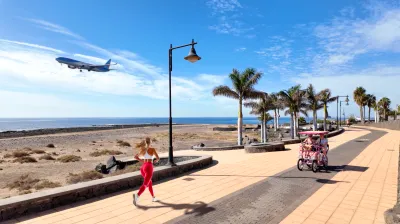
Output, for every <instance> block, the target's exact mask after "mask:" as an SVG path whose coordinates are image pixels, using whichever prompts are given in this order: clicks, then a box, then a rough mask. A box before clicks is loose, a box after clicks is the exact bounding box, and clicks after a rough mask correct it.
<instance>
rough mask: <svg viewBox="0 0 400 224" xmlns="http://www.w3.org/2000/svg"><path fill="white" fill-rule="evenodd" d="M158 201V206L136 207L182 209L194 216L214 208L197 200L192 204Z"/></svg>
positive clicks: (140, 206)
mask: <svg viewBox="0 0 400 224" xmlns="http://www.w3.org/2000/svg"><path fill="white" fill-rule="evenodd" d="M158 203H159V204H161V205H159V206H142V205H137V206H136V207H137V208H139V209H142V210H145V211H146V210H148V209H152V208H165V207H169V208H172V209H174V210H182V209H184V210H185V215H190V214H195V216H202V215H205V214H207V213H209V212H212V211H214V210H215V208H213V207H208V205H207V204H206V203H204V202H202V201H197V202H195V203H194V204H171V203H167V202H163V201H158Z"/></svg>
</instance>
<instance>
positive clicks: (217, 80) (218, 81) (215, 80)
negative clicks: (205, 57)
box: [198, 74, 227, 87]
mask: <svg viewBox="0 0 400 224" xmlns="http://www.w3.org/2000/svg"><path fill="white" fill-rule="evenodd" d="M226 78H227V76H225V75H210V74H200V75H199V76H198V80H200V81H204V82H207V83H210V84H211V85H212V87H214V86H217V85H222V84H224V82H225V80H226Z"/></svg>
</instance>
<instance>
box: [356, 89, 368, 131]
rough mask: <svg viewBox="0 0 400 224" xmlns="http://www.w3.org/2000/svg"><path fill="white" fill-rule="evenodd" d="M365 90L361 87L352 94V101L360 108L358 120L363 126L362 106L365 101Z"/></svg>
mask: <svg viewBox="0 0 400 224" xmlns="http://www.w3.org/2000/svg"><path fill="white" fill-rule="evenodd" d="M365 92H366V91H365V89H364V88H363V87H361V86H359V87H357V88H356V89H355V90H354V92H353V98H354V101H355V102H356V103H357V105H358V106H360V118H361V123H362V124H364V115H363V106H364V99H365Z"/></svg>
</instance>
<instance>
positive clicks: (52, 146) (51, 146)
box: [46, 143, 56, 148]
mask: <svg viewBox="0 0 400 224" xmlns="http://www.w3.org/2000/svg"><path fill="white" fill-rule="evenodd" d="M46 147H47V148H55V147H56V146H55V145H54V144H52V143H50V144H48V145H46Z"/></svg>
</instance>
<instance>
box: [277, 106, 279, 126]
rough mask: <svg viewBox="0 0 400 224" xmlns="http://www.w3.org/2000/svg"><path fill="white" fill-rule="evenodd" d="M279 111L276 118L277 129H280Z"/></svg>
mask: <svg viewBox="0 0 400 224" xmlns="http://www.w3.org/2000/svg"><path fill="white" fill-rule="evenodd" d="M277 111H278V116H277V117H276V128H278V127H279V109H277Z"/></svg>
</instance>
